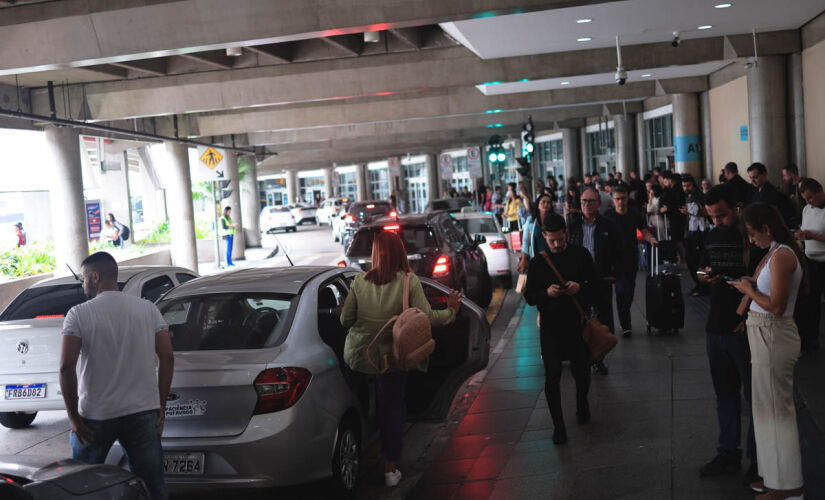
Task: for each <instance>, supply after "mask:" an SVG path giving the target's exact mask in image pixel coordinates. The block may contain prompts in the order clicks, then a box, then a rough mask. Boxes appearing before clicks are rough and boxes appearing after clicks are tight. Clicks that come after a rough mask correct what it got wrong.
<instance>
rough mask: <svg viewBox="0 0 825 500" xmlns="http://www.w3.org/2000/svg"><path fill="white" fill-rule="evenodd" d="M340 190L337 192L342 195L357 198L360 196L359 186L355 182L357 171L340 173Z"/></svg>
mask: <svg viewBox="0 0 825 500" xmlns="http://www.w3.org/2000/svg"><path fill="white" fill-rule="evenodd" d="M337 175H338V190H337V192H336V194H337V195H338V196H341V197H346V198H352V199H355V198H356V197H357V196H358V186H357V184H356V183H355V172H347V173H344V174H342V173H339V174H337Z"/></svg>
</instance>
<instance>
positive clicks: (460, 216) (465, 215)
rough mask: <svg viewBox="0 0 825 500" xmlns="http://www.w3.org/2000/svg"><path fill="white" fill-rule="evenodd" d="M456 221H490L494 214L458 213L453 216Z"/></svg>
mask: <svg viewBox="0 0 825 500" xmlns="http://www.w3.org/2000/svg"><path fill="white" fill-rule="evenodd" d="M452 215H453V217H455V218H456V219H489V218H490V217H493V213H492V212H456V213H454V214H452Z"/></svg>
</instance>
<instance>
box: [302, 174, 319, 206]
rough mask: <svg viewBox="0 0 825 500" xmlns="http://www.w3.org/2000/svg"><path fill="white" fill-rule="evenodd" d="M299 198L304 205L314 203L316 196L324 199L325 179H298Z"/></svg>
mask: <svg viewBox="0 0 825 500" xmlns="http://www.w3.org/2000/svg"><path fill="white" fill-rule="evenodd" d="M298 189H299V193H298V197H299V198H300V199H301V201H303V202H304V203H314V202H315V197H316V194H317V195H318V196H319V199H323V198H324V177H323V176H318V177H303V178H299V179H298Z"/></svg>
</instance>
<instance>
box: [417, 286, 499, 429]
mask: <svg viewBox="0 0 825 500" xmlns="http://www.w3.org/2000/svg"><path fill="white" fill-rule="evenodd" d="M419 279H420V280H421V284H422V286H423V287H424V294H425V295H426V296H427V299H428V300H429V302H430V306H431V307H433V308H434V309H444V308H445V307H447V294H448V293H449V291H450V290H449V288H447V287H445V286H444V285H442V284H440V283H438V282H436V281H433V280H431V279H427V278H421V277H419ZM432 332H433V338H434V339H435V352H433V354H432V356H430V365H429V370H428V371H427V373H422V372H419V371H411V372H410V376H409V379H408V382H407V415H408V416H409V417H410V418H419V419H443V418H445V417H446V416H447V412H448V411H449V409H450V405H451V404H452V401H453V398H454V397H455V394H456V392H457V391H458V389H459V388H461V386H462V384H463V383H464V382H465V381H466V380H467V378H468V377H470V376H471V375H473V374H474V373H476V372H478V371H481V370H483V369H484V368H485V367H486V366H487V362H488V360H489V357H490V325H489V323H487V317H486V315H485V313H484V310H483V309H481V308H480V307H478V306H477V305H475V304H474V303H473V302H472V301H471V300H470V299H468V298H466V297H465V298H462V301H461V310H460V311H459V313H458V317H457V318H456V321H455V322H454V323H452V324H449V325H443V326H433V328H432Z"/></svg>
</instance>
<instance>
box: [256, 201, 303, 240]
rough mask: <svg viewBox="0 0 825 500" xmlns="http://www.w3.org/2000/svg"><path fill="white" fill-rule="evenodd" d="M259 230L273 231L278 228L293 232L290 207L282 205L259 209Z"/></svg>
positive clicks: (293, 220)
mask: <svg viewBox="0 0 825 500" xmlns="http://www.w3.org/2000/svg"><path fill="white" fill-rule="evenodd" d="M259 223H260V228H261V232H262V233H264V234H269V233H274V232H275V231H278V230H279V229H283V230H285V231H286V232H289V231H292V232H295V231H296V229H295V226H296V224H295V217H293V216H292V213H291V211H290V209H289V208H288V207H286V206H284V205H280V206H270V207H264V209H263V210H261V216H260V219H259Z"/></svg>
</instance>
